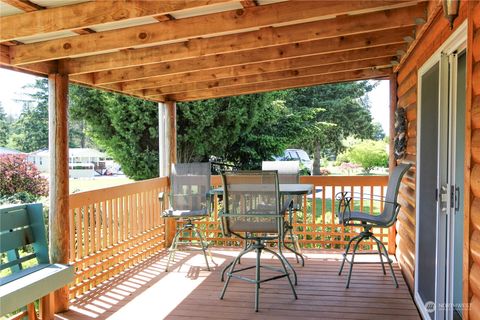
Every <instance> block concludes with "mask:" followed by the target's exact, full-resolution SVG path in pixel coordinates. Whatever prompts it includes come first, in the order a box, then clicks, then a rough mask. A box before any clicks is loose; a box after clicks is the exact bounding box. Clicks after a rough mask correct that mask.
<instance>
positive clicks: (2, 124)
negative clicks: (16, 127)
mask: <svg viewBox="0 0 480 320" xmlns="http://www.w3.org/2000/svg"><path fill="white" fill-rule="evenodd" d="M9 131H10V130H9V124H8V119H7V114H6V113H5V110H4V109H3V107H2V104H1V103H0V146H6V145H7V141H8V136H9Z"/></svg>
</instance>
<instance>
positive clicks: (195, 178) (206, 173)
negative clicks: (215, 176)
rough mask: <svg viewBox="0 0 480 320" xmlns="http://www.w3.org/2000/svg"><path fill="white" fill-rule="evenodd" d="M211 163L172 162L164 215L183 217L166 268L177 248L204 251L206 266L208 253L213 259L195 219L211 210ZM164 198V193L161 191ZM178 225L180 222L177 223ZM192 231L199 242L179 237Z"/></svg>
mask: <svg viewBox="0 0 480 320" xmlns="http://www.w3.org/2000/svg"><path fill="white" fill-rule="evenodd" d="M209 190H210V163H209V162H206V163H177V164H173V165H172V171H171V175H170V208H169V209H167V210H165V211H164V212H163V217H164V218H169V219H176V220H181V221H182V222H183V224H182V225H180V226H179V227H178V228H177V232H176V233H175V236H174V238H173V241H172V244H171V246H170V248H169V256H168V262H167V266H166V268H165V271H168V267H169V266H170V263H171V262H172V261H174V260H175V253H176V252H177V251H202V252H203V255H204V257H205V263H206V264H207V269H208V270H210V266H209V264H208V259H207V253H208V255H209V256H210V259H212V256H211V253H210V250H209V248H208V247H209V245H208V243H207V242H206V241H204V240H203V237H202V234H201V233H200V231H199V230H198V229H197V227H196V226H195V223H194V222H193V221H194V220H201V219H204V218H205V217H208V216H209V212H210V210H209V209H210V208H209V207H210V196H209ZM160 198H161V199H162V200H164V199H163V194H160ZM177 225H178V224H177ZM186 231H190V233H191V235H192V236H196V237H197V238H198V242H193V241H180V238H181V237H182V235H183V234H184V233H185V232H186Z"/></svg>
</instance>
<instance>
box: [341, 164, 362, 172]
mask: <svg viewBox="0 0 480 320" xmlns="http://www.w3.org/2000/svg"><path fill="white" fill-rule="evenodd" d="M358 168H359V165H358V164H356V163H351V162H343V163H342V164H341V165H340V170H342V172H345V173H346V174H347V175H351V173H352V172H355V170H357V169H358Z"/></svg>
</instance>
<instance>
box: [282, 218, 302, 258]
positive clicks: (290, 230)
mask: <svg viewBox="0 0 480 320" xmlns="http://www.w3.org/2000/svg"><path fill="white" fill-rule="evenodd" d="M287 229H288V233H289V235H290V239H292V244H293V249H292V248H290V247H288V246H287V245H286V244H285V241H284V242H283V246H284V247H285V248H286V249H287V250H289V251H291V252H293V253H294V254H295V259H296V261H297V263H299V262H300V261H299V259H298V258H299V257H300V260H301V263H302V267H304V266H305V259H304V258H303V255H302V249H301V248H300V244H299V243H298V237H297V236H296V235H294V234H293V227H292V226H291V225H290V224H288V225H287Z"/></svg>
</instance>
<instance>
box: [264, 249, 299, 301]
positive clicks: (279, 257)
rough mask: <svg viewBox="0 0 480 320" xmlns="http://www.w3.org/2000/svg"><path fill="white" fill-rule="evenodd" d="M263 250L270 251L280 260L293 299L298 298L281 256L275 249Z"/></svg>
mask: <svg viewBox="0 0 480 320" xmlns="http://www.w3.org/2000/svg"><path fill="white" fill-rule="evenodd" d="M264 250H265V251H267V252H270V253H271V254H273V255H274V256H275V257H277V259H278V260H280V263H281V264H282V268H283V271H285V273H286V274H287V279H288V283H289V284H290V288H291V289H292V292H293V296H294V297H295V300H296V299H298V296H297V292H296V291H295V287H294V286H293V283H292V279H290V274H289V272H288V269H287V266H286V265H285V262H284V260H283V259H282V256H281V255H279V254H278V253H276V252H275V251H273V250H270V249H268V248H265V249H264ZM295 285H296V284H295Z"/></svg>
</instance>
